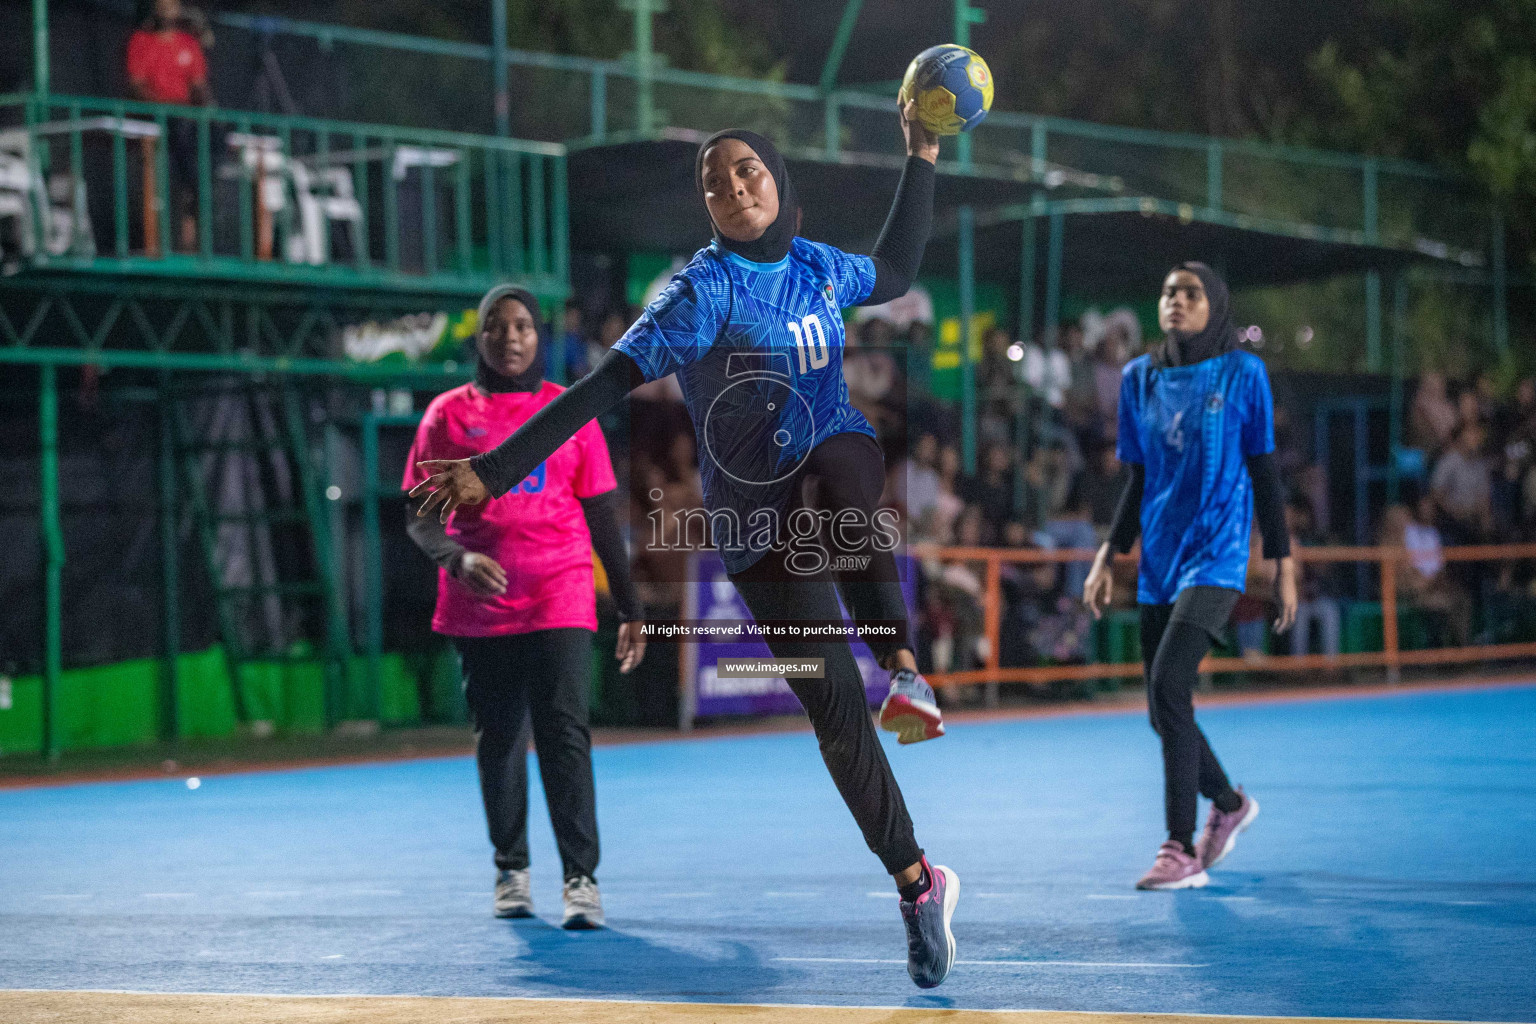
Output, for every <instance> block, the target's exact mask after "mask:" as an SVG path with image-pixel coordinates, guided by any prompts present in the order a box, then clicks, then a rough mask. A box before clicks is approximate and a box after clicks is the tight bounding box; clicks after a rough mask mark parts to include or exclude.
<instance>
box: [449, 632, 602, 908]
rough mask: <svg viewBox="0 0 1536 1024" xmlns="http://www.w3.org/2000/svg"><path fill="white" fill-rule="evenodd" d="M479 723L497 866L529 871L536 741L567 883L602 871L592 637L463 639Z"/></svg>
mask: <svg viewBox="0 0 1536 1024" xmlns="http://www.w3.org/2000/svg"><path fill="white" fill-rule="evenodd" d="M453 642H454V646H456V647H457V648H458V649H459V657H460V659H461V662H462V665H463V669H464V695H465V698H466V700H467V701H468V703H469V710H470V714H471V715H472V716H473V719H474V724H475V761H476V762H477V764H478V766H479V769H480V795H481V796H482V797H483V798H484V800H485V820H486V824H487V825H488V826H489V829H490V834H491V844H492V845H493V846H495V848H496V866H497V867H498V868H503V869H512V870H521V869H523V868H526V867H527V866H528V734H527V732H526V728H527V726H526V723H527V721H528V720H530V719H531V720H532V723H533V742H534V748H535V750H537V752H538V755H539V777H540V778H541V779H542V780H543V783H544V796H545V799H546V801H547V802H548V804H549V819H550V824H551V825H553V826H554V830H555V845H556V846H557V847H559V850H560V861H561V866H562V868H563V869H564V872H565V878H567V879H570V878H573V877H575V876H576V875H586V876H588V877H589V878H590V877H595V875H596V872H597V859H598V844H597V796H596V792H595V790H594V788H593V785H592V735H591V733H590V731H589V730H588V727H587V687H588V685H589V680H590V679H591V675H592V633H591V632H590V631H589V630H585V629H544V630H539V631H537V632H533V633H522V634H519V635H516V636H494V637H454V638H453Z"/></svg>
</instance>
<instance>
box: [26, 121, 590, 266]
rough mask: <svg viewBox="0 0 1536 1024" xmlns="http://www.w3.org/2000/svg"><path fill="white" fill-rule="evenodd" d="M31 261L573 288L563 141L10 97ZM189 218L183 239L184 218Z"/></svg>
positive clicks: (49, 264)
mask: <svg viewBox="0 0 1536 1024" xmlns="http://www.w3.org/2000/svg"><path fill="white" fill-rule="evenodd" d="M0 125H3V126H4V128H3V130H0V159H6V158H9V160H10V161H11V162H12V166H13V167H15V166H18V165H25V166H26V167H27V168H28V173H29V174H30V176H31V186H32V187H31V196H30V198H31V200H32V209H31V211H30V212H31V214H32V215H31V216H30V217H29V218H25V219H24V222H23V228H24V229H25V232H24V234H25V237H24V238H23V242H22V245H23V249H24V250H25V251H24V253H23V255H24V256H25V258H26V260H27V262H28V263H30V264H31V265H33V266H36V267H46V268H50V269H67V270H92V271H102V272H107V273H118V274H123V273H127V274H153V275H155V276H159V277H172V278H174V277H193V278H198V279H204V280H206V279H209V278H221V279H228V280H236V281H243V282H256V283H265V284H277V283H297V284H314V285H327V286H335V287H360V288H381V287H402V286H403V287H408V288H410V289H412V290H416V291H437V292H453V293H461V292H462V293H465V294H473V293H476V292H478V291H480V290H483V288H484V287H486V286H487V284H488V283H490V282H493V281H499V280H506V279H509V278H515V279H518V280H520V281H523V282H524V283H526V284H528V285H529V286H530V288H531V290H533V291H535V292H536V293H540V294H543V295H547V296H551V297H556V296H563V295H564V293H565V291H566V289H567V284H566V282H567V280H568V271H569V251H568V230H567V221H568V212H567V210H568V200H567V191H566V189H567V184H566V169H565V160H566V156H565V152H566V151H565V148H564V147H563V146H561V145H558V144H553V143H547V142H528V141H523V140H518V139H506V138H496V137H488V136H479V135H470V134H466V133H460V132H443V131H429V130H423V129H410V128H397V127H388V126H380V125H370V124H356V123H349V122H341V121H329V120H322V119H318V118H310V117H289V116H282V115H275V114H258V113H248V112H244V111H237V110H225V109H216V108H207V107H186V106H172V105H166V104H156V103H141V102H136V101H131V100H102V99H92V98H88V97H77V96H58V95H50V96H48V97H46V98H45V99H44V98H39V97H37V96H34V95H31V94H19V95H18V94H12V95H9V96H0ZM184 224H185V225H187V226H191V227H192V229H193V230H192V233H191V236H190V237H187V235H186V233H185V232H184V231H183V230H182V228H183V226H184Z"/></svg>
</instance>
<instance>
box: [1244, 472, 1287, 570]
mask: <svg viewBox="0 0 1536 1024" xmlns="http://www.w3.org/2000/svg"><path fill="white" fill-rule="evenodd" d="M1247 462H1248V475H1249V476H1250V477H1252V478H1253V514H1254V515H1255V516H1256V517H1257V518H1258V520H1259V532H1260V533H1261V534H1263V535H1264V557H1265V558H1286V557H1288V556H1289V555H1290V553H1291V531H1290V530H1288V529H1286V526H1285V489H1284V488H1283V487H1281V486H1280V468H1279V467H1278V466H1276V465H1275V455H1274V453H1273V452H1266V453H1264V454H1263V455H1250V456H1248V459H1247Z"/></svg>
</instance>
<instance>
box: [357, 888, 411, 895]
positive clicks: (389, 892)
mask: <svg viewBox="0 0 1536 1024" xmlns="http://www.w3.org/2000/svg"><path fill="white" fill-rule="evenodd" d="M346 893H347V895H348V896H401V895H404V894H403V893H402V892H401V891H400V890H399V889H348V890H346Z"/></svg>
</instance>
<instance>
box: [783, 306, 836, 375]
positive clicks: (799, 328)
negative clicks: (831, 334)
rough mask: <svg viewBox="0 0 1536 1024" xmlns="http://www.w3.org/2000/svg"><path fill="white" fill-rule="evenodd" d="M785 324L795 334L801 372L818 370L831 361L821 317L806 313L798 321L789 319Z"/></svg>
mask: <svg viewBox="0 0 1536 1024" xmlns="http://www.w3.org/2000/svg"><path fill="white" fill-rule="evenodd" d="M785 326H787V327H788V328H789V333H790V334H793V335H794V336H795V354H796V355H798V356H799V357H800V372H801V373H809V372H810V371H811V370H819V369H821V368H822V367H823V366H826V365H827V363H828V362H830V361H831V358H832V357H831V355H830V354H829V353H828V352H827V333H826V331H824V330H823V329H822V326H821V317H819V316H817V315H816V314H815V313H807V314H806V315H805V316H803V317H801V318H800V322H799V323H795V322H794V321H793V320H791V321H790V322H789V323H788V324H786V325H785Z"/></svg>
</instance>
